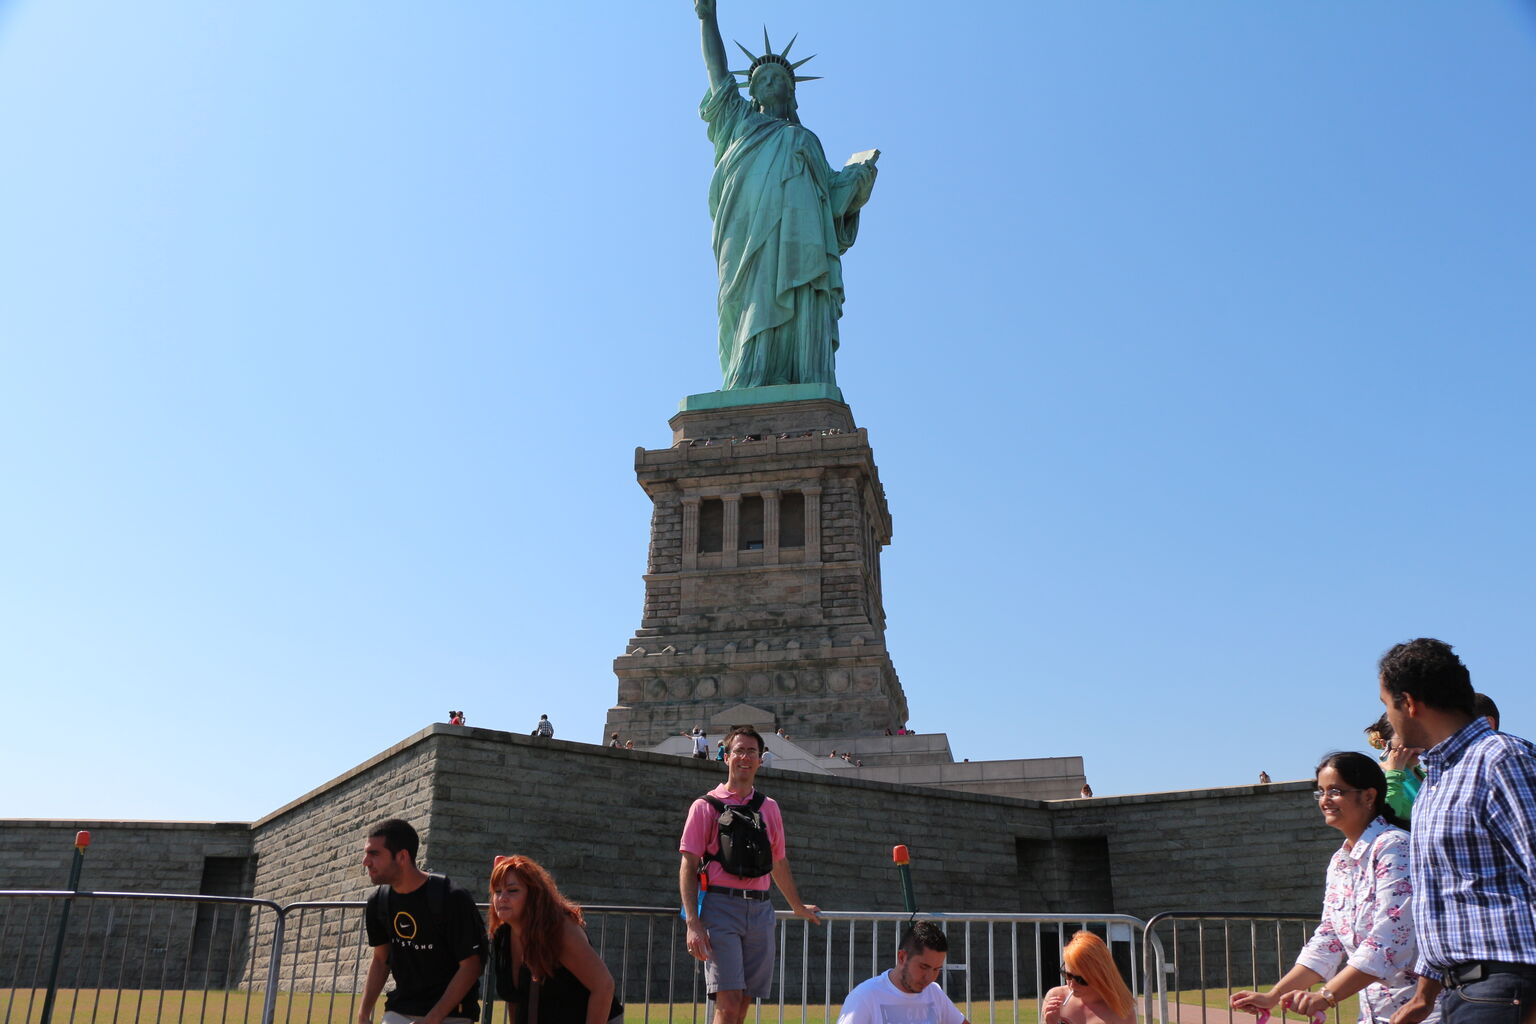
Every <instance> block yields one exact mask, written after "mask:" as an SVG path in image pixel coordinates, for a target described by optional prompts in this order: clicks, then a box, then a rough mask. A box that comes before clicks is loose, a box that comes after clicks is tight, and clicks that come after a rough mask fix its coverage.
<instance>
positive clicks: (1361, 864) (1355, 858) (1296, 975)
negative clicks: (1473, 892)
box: [1232, 753, 1440, 1024]
mask: <svg viewBox="0 0 1536 1024" xmlns="http://www.w3.org/2000/svg"><path fill="white" fill-rule="evenodd" d="M1313 796H1314V797H1315V798H1316V800H1317V802H1318V807H1319V809H1320V810H1321V811H1322V812H1323V822H1324V823H1325V824H1327V825H1331V826H1333V827H1334V828H1336V829H1338V830H1339V831H1340V832H1342V833H1344V845H1343V846H1341V847H1340V848H1339V850H1338V851H1337V852H1336V853H1334V855H1333V859H1332V860H1331V861H1329V862H1328V888H1327V890H1326V891H1325V892H1324V894H1323V922H1322V924H1320V925H1318V926H1317V931H1315V932H1313V933H1312V938H1311V939H1310V940H1308V942H1307V944H1306V945H1305V946H1303V947H1302V950H1301V954H1300V955H1299V956H1298V957H1297V958H1296V966H1294V967H1292V968H1291V969H1290V970H1289V971H1287V972H1286V973H1285V977H1283V978H1281V979H1280V980H1279V981H1277V982H1276V983H1275V985H1274V987H1273V988H1271V989H1270V990H1269V991H1268V992H1262V993H1260V992H1238V993H1235V994H1234V995H1233V996H1232V1006H1233V1008H1234V1009H1238V1010H1247V1011H1249V1012H1250V1013H1255V1014H1256V1013H1259V1012H1260V1011H1262V1010H1270V1009H1273V1008H1274V1007H1275V1006H1277V1005H1280V1006H1284V1007H1285V1008H1286V1009H1288V1010H1293V1011H1295V1012H1296V1013H1300V1014H1302V1015H1303V1016H1311V1015H1313V1014H1316V1013H1317V1012H1318V1011H1319V1010H1322V1011H1327V1010H1329V1009H1331V1008H1333V1007H1335V1006H1337V1005H1338V1004H1339V1002H1340V1001H1341V1000H1344V999H1347V998H1349V997H1350V996H1352V995H1355V994H1356V993H1359V995H1360V1024H1372V1022H1373V1021H1374V1022H1376V1024H1386V1022H1387V1021H1388V1020H1390V1019H1391V1017H1392V1014H1394V1013H1395V1012H1397V1009H1398V1008H1399V1007H1401V1006H1402V1005H1403V1004H1404V1003H1406V1002H1408V1000H1409V998H1411V997H1412V995H1413V992H1414V988H1415V986H1416V985H1417V983H1418V976H1417V975H1416V974H1414V973H1413V963H1414V943H1413V910H1412V908H1411V907H1410V905H1409V897H1410V896H1411V895H1412V892H1413V886H1412V884H1411V883H1410V882H1409V880H1408V833H1407V832H1406V831H1404V830H1405V829H1406V828H1407V827H1408V823H1407V822H1406V821H1403V820H1402V819H1401V818H1399V817H1397V815H1396V813H1395V812H1393V810H1392V809H1391V808H1390V807H1389V806H1387V780H1386V776H1385V775H1383V774H1382V770H1381V767H1380V766H1379V765H1377V763H1376V762H1375V760H1373V759H1372V758H1369V757H1366V756H1365V755H1364V754H1356V753H1337V754H1329V755H1328V756H1327V757H1325V758H1324V759H1323V763H1322V764H1320V765H1318V766H1317V788H1316V789H1315V790H1313ZM1341 965H1342V968H1341ZM1318 982H1326V984H1324V985H1323V987H1322V988H1321V989H1320V990H1318V991H1317V992H1312V991H1310V989H1311V988H1312V986H1313V985H1316V984H1317V983H1318ZM1439 1016H1440V1011H1439V1010H1436V1011H1435V1012H1434V1013H1433V1014H1431V1015H1430V1016H1429V1017H1428V1018H1427V1019H1426V1020H1425V1021H1424V1024H1434V1022H1437V1021H1438V1020H1439Z"/></svg>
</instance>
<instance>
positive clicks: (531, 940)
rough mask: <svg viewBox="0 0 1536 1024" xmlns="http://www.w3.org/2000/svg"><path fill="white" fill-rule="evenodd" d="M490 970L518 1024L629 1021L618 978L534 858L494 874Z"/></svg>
mask: <svg viewBox="0 0 1536 1024" xmlns="http://www.w3.org/2000/svg"><path fill="white" fill-rule="evenodd" d="M489 920H490V928H491V963H492V965H493V967H494V969H495V972H496V974H495V977H496V993H497V994H498V995H499V996H501V997H502V998H503V999H505V1000H506V1001H507V1002H509V1003H512V1004H515V1005H516V1007H517V1024H605V1022H607V1021H610V1020H614V1019H615V1018H622V1017H623V1016H624V1007H623V1005H622V1004H621V1003H620V1002H619V1001H618V999H616V998H615V997H614V993H613V975H612V974H610V973H608V966H607V965H606V964H604V963H603V959H602V957H600V956H598V955H597V951H596V950H595V949H593V948H592V943H590V942H588V941H587V932H586V928H585V926H584V925H585V922H584V921H583V919H582V916H581V908H580V907H578V906H577V905H576V904H574V903H572V902H571V901H570V900H568V899H566V898H565V897H564V896H562V895H560V890H559V888H557V887H556V886H555V880H554V878H552V877H551V876H550V874H549V872H548V871H545V870H544V868H543V867H542V866H540V864H539V863H538V862H537V861H535V860H533V859H531V858H528V857H523V856H513V857H497V858H496V862H495V864H494V865H493V866H492V868H491V912H490V915H489Z"/></svg>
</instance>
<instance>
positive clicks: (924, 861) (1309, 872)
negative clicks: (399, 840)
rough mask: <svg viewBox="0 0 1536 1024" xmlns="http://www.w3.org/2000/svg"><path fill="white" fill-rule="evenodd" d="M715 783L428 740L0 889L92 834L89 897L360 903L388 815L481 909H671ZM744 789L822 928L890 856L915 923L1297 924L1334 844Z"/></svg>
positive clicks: (568, 755) (654, 758)
mask: <svg viewBox="0 0 1536 1024" xmlns="http://www.w3.org/2000/svg"><path fill="white" fill-rule="evenodd" d="M722 778H723V774H722V772H721V770H720V768H719V766H718V765H716V764H714V763H713V762H698V761H694V760H692V759H688V758H680V757H676V756H670V755H661V754H652V753H648V752H643V751H625V750H612V749H608V748H605V747H600V746H594V745H589V744H585V743H574V742H567V741H562V740H541V739H537V738H534V737H528V736H523V735H519V734H514V733H503V732H496V731H492V730H486V729H476V728H468V727H463V726H449V725H441V724H439V725H433V726H430V727H428V728H426V729H424V730H422V731H421V732H419V733H417V734H415V735H414V736H411V737H409V738H407V739H406V740H404V741H402V742H401V743H399V744H396V745H395V746H393V747H391V748H389V749H388V750H386V751H384V752H382V753H380V754H379V755H377V756H376V757H374V758H371V759H370V760H368V761H366V762H364V763H363V764H361V765H359V766H358V767H357V768H355V769H353V770H352V771H350V772H348V773H347V774H345V775H343V776H341V777H339V778H337V779H334V780H332V781H330V782H328V783H326V784H325V785H323V786H320V787H319V788H317V789H315V790H313V791H312V792H310V793H308V794H305V795H304V796H302V797H300V798H298V799H297V800H295V801H293V802H292V803H290V804H288V805H286V806H285V807H283V808H280V809H278V810H277V811H274V812H273V813H272V814H270V815H267V816H266V817H264V818H262V819H261V820H259V821H257V822H255V823H253V824H250V825H245V824H238V823H236V824H231V823H187V822H176V823H167V822H49V821H8V822H4V823H3V825H0V887H4V888H29V887H43V888H58V887H62V886H63V884H64V881H65V879H66V877H67V871H68V864H69V855H70V852H71V848H72V839H73V835H74V832H75V830H76V829H79V828H91V829H92V831H93V835H94V837H95V842H94V844H93V846H92V847H91V850H90V852H89V854H88V856H87V860H86V867H85V874H84V878H83V887H84V888H87V889H96V890H106V889H118V890H124V891H139V892H154V891H159V892H167V891H177V892H198V891H203V890H204V889H206V888H207V887H208V886H209V884H210V883H209V878H210V877H213V878H216V882H215V885H216V887H219V888H227V887H228V885H229V883H228V878H229V877H230V868H231V864H230V860H231V859H238V858H248V859H247V860H246V861H245V862H244V865H245V872H244V874H243V875H242V876H241V877H242V888H243V891H244V894H245V895H252V896H256V897H260V898H264V899H272V900H277V901H279V902H285V903H286V902H291V901H295V900H349V899H350V900H355V899H361V898H363V897H364V896H365V895H366V894H367V892H368V890H369V885H368V881H367V878H366V876H365V875H364V874H363V871H362V868H361V850H362V844H363V833H364V831H365V830H366V827H367V826H368V825H369V824H370V823H371V822H373V821H374V820H376V819H378V818H381V817H385V816H388V815H391V814H396V815H399V816H401V817H405V818H407V819H408V820H410V821H412V822H413V823H414V824H415V825H416V826H417V828H418V830H419V831H420V832H421V835H422V840H423V850H422V862H423V864H424V866H426V867H428V868H429V869H431V870H434V871H441V872H444V873H446V874H448V875H450V876H451V877H453V878H454V879H455V881H457V882H458V883H459V884H461V885H464V886H465V887H467V888H469V889H470V890H471V891H472V892H475V893H476V894H477V895H478V894H480V893H483V891H484V889H485V887H486V883H487V879H488V877H489V873H490V863H491V857H492V856H493V855H495V854H497V853H509V852H520V853H525V854H528V855H530V856H532V857H534V858H535V859H537V860H539V861H540V862H542V863H544V864H545V865H546V866H548V867H549V868H550V870H551V871H553V872H554V874H555V875H556V877H557V878H558V879H559V880H560V883H561V885H562V887H563V888H564V889H565V890H566V891H567V892H568V893H569V894H570V895H571V896H572V897H573V898H574V899H576V900H578V901H579V902H583V903H603V904H623V905H629V906H636V905H649V906H672V905H674V904H675V902H676V899H677V852H676V851H677V837H678V833H679V832H680V830H681V824H682V819H683V815H684V813H685V811H686V808H687V805H688V803H689V801H690V800H691V799H692V798H693V797H695V796H697V795H699V794H701V793H703V792H705V791H706V790H707V789H709V788H710V787H712V786H713V785H715V784H716V783H717V782H718V781H719V780H720V779H722ZM759 781H760V783H761V788H762V789H763V790H764V791H766V792H768V793H769V794H770V795H772V796H774V797H775V798H776V799H778V801H779V802H780V804H781V805H782V806H783V809H784V815H785V820H786V823H787V827H788V831H789V843H790V851H789V853H790V861H791V864H792V865H793V867H794V871H795V875H796V878H797V880H798V882H799V885H800V889H801V892H802V895H803V896H804V897H805V898H806V899H807V900H808V901H810V902H813V903H819V904H821V905H822V906H824V907H826V908H829V909H846V910H900V909H902V901H901V894H900V889H899V886H898V884H897V879H896V873H895V871H894V869H893V868H892V866H891V862H890V851H891V847H892V846H893V845H895V844H897V843H905V844H906V845H907V846H908V847H910V849H911V851H912V857H913V876H914V879H915V881H916V886H917V892H918V901H919V906H920V907H921V908H922V909H924V910H933V911H951V912H958V911H1046V912H1085V913H1086V912H1116V913H1124V914H1133V915H1136V916H1139V917H1147V916H1150V915H1151V914H1153V913H1156V912H1159V911H1164V910H1172V909H1179V910H1274V911H1291V912H1304V913H1310V912H1315V910H1316V908H1317V904H1318V900H1319V898H1320V892H1321V884H1322V876H1323V872H1324V870H1325V867H1326V864H1327V861H1328V858H1329V856H1330V855H1331V853H1332V851H1333V849H1335V848H1336V846H1337V839H1336V837H1335V834H1334V833H1333V832H1332V831H1331V830H1329V829H1327V828H1325V827H1323V826H1322V824H1321V822H1320V821H1319V819H1318V816H1317V812H1316V809H1315V807H1314V806H1313V804H1312V802H1311V800H1310V799H1309V794H1308V790H1309V789H1310V785H1309V784H1307V783H1282V784H1278V785H1271V786H1243V787H1234V788H1227V789H1212V790H1194V791H1181V792H1172V793H1151V794H1141V795H1134V796H1121V797H1107V798H1097V799H1091V800H1060V801H1050V802H1042V801H1034V800H1023V799H1012V798H1007V797H998V796H988V795H984V794H975V793H964V792H953V791H940V790H933V789H925V788H921V787H916V786H904V785H899V784H893V783H882V782H873V781H860V780H856V779H846V778H840V777H835V776H818V775H808V774H807V775H800V774H793V773H788V772H785V773H774V772H772V771H771V770H768V771H764V773H763V774H762V775H761V776H760V777H759ZM215 869H218V870H215ZM210 871H212V872H213V874H212V875H210ZM219 871H222V872H223V873H222V874H220V873H219ZM226 894H227V893H226Z"/></svg>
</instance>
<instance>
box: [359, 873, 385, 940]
mask: <svg viewBox="0 0 1536 1024" xmlns="http://www.w3.org/2000/svg"><path fill="white" fill-rule="evenodd" d="M388 900H389V886H387V885H379V886H375V887H374V890H373V892H371V893H369V894H368V907H367V909H366V910H365V911H364V916H365V917H366V918H367V920H369V921H371V922H373V929H372V930H373V931H375V932H380V933H382V934H384V935H385V936H388V935H389V910H388V909H387V908H388V906H389V904H388ZM367 931H368V930H367V929H364V933H363V937H364V938H367V937H368V936H367ZM386 941H388V940H387V939H386Z"/></svg>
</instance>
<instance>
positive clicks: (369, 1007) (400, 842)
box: [357, 818, 485, 1024]
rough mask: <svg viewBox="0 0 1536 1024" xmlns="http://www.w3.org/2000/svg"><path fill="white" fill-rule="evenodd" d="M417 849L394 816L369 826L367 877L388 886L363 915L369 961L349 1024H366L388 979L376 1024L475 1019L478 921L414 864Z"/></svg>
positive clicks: (460, 893)
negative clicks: (357, 1006)
mask: <svg viewBox="0 0 1536 1024" xmlns="http://www.w3.org/2000/svg"><path fill="white" fill-rule="evenodd" d="M418 848H419V841H418V839H417V837H416V830H415V829H414V828H412V827H411V826H410V825H409V824H407V823H406V822H404V821H401V820H400V819H399V818H390V819H388V820H386V821H381V822H379V823H378V824H377V825H375V826H373V828H372V829H370V830H369V832H368V841H367V843H366V844H365V845H364V846H363V867H365V868H367V870H368V878H369V879H370V880H371V881H372V882H373V883H374V884H375V885H381V886H388V888H387V889H383V890H380V891H379V895H378V896H377V897H375V898H374V899H371V900H370V901H369V908H368V911H367V914H366V918H367V929H368V945H369V946H371V947H373V959H372V961H371V962H370V963H369V965H368V980H367V982H366V984H365V985H364V987H363V1004H362V1009H360V1010H358V1013H357V1024H373V1008H374V1005H375V1004H376V1003H377V1002H378V999H379V992H380V991H382V990H383V988H384V979H386V978H388V977H389V976H390V975H394V978H395V987H394V988H393V989H391V990H390V992H389V995H388V996H387V997H386V998H385V1000H384V1024H407V1022H410V1021H417V1022H423V1024H445V1022H463V1024H472V1022H473V1021H475V1020H477V1019H478V1018H479V1016H480V1002H479V999H480V969H481V966H482V957H484V955H485V923H484V922H483V921H482V920H481V919H480V911H479V909H478V908H477V907H476V906H475V901H474V897H472V896H470V894H469V893H467V892H465V891H464V890H463V889H459V888H456V887H454V886H453V885H451V884H450V883H449V881H448V879H446V878H444V877H443V876H442V875H429V874H427V873H426V872H425V871H422V870H421V869H420V868H418V867H417V866H416V851H417V849H418Z"/></svg>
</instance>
